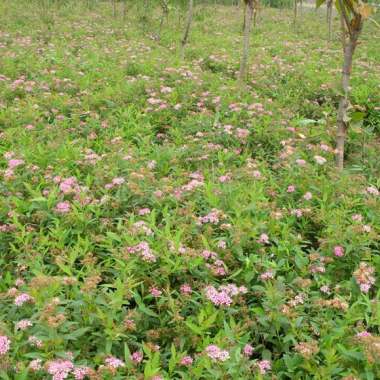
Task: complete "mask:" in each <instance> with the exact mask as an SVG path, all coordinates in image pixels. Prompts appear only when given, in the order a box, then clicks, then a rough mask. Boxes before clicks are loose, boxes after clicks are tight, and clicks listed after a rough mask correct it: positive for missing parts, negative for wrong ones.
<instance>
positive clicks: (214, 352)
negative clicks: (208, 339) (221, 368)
mask: <svg viewBox="0 0 380 380" xmlns="http://www.w3.org/2000/svg"><path fill="white" fill-rule="evenodd" d="M206 355H207V356H208V357H209V358H210V359H211V361H213V362H217V361H220V362H225V361H227V360H228V359H229V358H230V354H229V353H228V351H226V350H222V349H220V348H219V347H218V346H216V345H215V344H212V345H211V346H208V347H206Z"/></svg>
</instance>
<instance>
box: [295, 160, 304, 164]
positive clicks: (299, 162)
mask: <svg viewBox="0 0 380 380" xmlns="http://www.w3.org/2000/svg"><path fill="white" fill-rule="evenodd" d="M296 163H297V164H298V165H305V164H306V161H305V160H301V159H299V160H296Z"/></svg>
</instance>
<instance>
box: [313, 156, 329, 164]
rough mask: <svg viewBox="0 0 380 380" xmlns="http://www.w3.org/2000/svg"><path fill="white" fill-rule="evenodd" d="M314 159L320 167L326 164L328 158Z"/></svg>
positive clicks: (317, 157) (318, 157) (316, 157)
mask: <svg viewBox="0 0 380 380" xmlns="http://www.w3.org/2000/svg"><path fill="white" fill-rule="evenodd" d="M313 158H314V160H315V161H317V163H318V164H319V165H323V164H324V163H325V162H326V158H324V157H322V156H314V157H313Z"/></svg>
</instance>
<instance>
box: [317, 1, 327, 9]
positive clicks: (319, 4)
mask: <svg viewBox="0 0 380 380" xmlns="http://www.w3.org/2000/svg"><path fill="white" fill-rule="evenodd" d="M326 1H327V0H317V4H316V8H315V9H318V8H320V7H321V5H323V4H324V3H325V2H326Z"/></svg>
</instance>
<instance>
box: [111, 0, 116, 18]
mask: <svg viewBox="0 0 380 380" xmlns="http://www.w3.org/2000/svg"><path fill="white" fill-rule="evenodd" d="M112 13H113V18H116V1H115V0H112Z"/></svg>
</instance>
